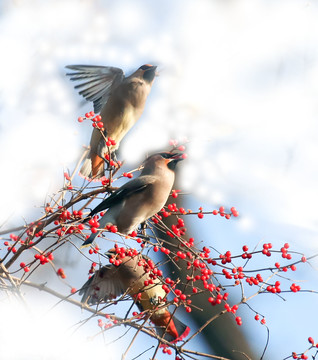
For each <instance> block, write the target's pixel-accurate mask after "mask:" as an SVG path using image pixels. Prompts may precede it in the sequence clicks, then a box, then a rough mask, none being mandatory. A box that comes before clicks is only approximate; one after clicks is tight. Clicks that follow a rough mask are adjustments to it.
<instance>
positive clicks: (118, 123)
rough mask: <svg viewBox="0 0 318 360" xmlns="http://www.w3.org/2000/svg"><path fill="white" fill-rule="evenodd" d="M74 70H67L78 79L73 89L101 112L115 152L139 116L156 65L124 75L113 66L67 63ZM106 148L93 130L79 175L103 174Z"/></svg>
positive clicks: (154, 73) (99, 175)
mask: <svg viewBox="0 0 318 360" xmlns="http://www.w3.org/2000/svg"><path fill="white" fill-rule="evenodd" d="M66 68H68V69H70V70H73V71H74V72H71V73H67V74H66V75H68V76H70V79H71V80H73V81H80V82H81V83H80V84H79V85H76V86H75V88H76V89H80V91H79V94H80V95H82V96H83V97H85V99H86V100H89V101H93V103H94V111H95V113H100V115H101V117H102V122H103V124H104V136H105V138H108V137H110V138H112V139H113V140H115V141H116V145H114V146H110V150H111V152H114V151H115V150H116V149H117V148H118V146H119V143H120V141H121V140H122V138H123V137H124V136H125V135H126V133H127V132H128V131H129V130H130V129H131V127H132V126H133V125H134V124H135V123H136V121H137V120H138V119H139V118H140V116H141V114H142V112H143V110H144V107H145V103H146V99H147V97H148V95H149V93H150V90H151V87H152V84H153V81H154V78H155V75H156V68H157V67H156V66H153V65H148V64H146V65H142V66H141V67H140V68H139V69H137V70H136V71H135V72H134V73H133V74H131V75H130V76H128V77H125V75H124V72H123V71H122V70H121V69H119V68H116V67H110V66H89V65H68V66H66ZM107 152H108V147H107V146H106V144H105V140H104V137H103V136H102V135H101V133H100V130H97V129H96V128H95V129H94V130H93V133H92V137H91V141H90V152H89V154H88V156H87V159H85V161H84V163H83V165H82V168H81V170H80V175H82V176H83V177H85V178H88V179H94V180H97V179H100V178H101V177H103V176H104V172H105V169H104V164H105V155H106V154H107Z"/></svg>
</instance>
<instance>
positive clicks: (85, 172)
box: [79, 154, 105, 181]
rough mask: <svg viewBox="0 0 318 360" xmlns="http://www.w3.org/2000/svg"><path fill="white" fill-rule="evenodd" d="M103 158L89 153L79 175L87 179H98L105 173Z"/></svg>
mask: <svg viewBox="0 0 318 360" xmlns="http://www.w3.org/2000/svg"><path fill="white" fill-rule="evenodd" d="M104 163H105V162H104V160H103V159H102V158H100V157H99V156H98V155H94V154H92V155H91V154H89V155H88V156H87V157H86V158H85V160H84V162H83V165H82V167H81V169H80V171H79V175H80V176H81V177H83V178H84V179H86V180H89V181H100V180H101V178H103V177H104V175H105V166H104Z"/></svg>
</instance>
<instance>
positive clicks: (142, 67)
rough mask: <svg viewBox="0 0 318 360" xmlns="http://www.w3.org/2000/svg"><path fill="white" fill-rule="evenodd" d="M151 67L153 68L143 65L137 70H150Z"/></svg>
mask: <svg viewBox="0 0 318 360" xmlns="http://www.w3.org/2000/svg"><path fill="white" fill-rule="evenodd" d="M152 67H153V66H152V65H149V64H145V65H142V66H140V68H139V69H141V70H148V69H151V68H152Z"/></svg>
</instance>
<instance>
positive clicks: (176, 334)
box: [79, 248, 190, 343]
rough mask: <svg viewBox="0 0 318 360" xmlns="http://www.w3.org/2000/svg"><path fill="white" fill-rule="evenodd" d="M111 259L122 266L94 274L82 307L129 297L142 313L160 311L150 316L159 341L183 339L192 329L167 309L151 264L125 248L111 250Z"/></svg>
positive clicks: (109, 254) (85, 292) (146, 259)
mask: <svg viewBox="0 0 318 360" xmlns="http://www.w3.org/2000/svg"><path fill="white" fill-rule="evenodd" d="M122 250H124V252H122ZM119 251H120V252H119ZM108 256H110V257H111V258H112V260H114V259H116V257H118V258H119V259H120V260H119V265H117V266H115V265H106V266H103V267H102V268H101V269H100V270H98V271H96V272H95V274H94V275H93V276H92V277H91V278H90V279H89V280H88V281H87V282H86V283H85V284H84V285H83V287H82V288H81V290H80V292H79V294H80V295H83V296H82V300H81V301H82V303H85V304H89V305H95V304H100V303H102V302H107V301H109V300H112V299H115V298H117V297H118V296H120V295H122V294H128V295H129V296H131V297H132V298H133V299H134V300H135V301H136V304H137V306H138V308H139V310H140V311H146V310H150V311H151V310H154V309H157V310H155V311H153V312H152V313H151V316H150V320H151V321H152V322H153V323H154V324H155V325H156V331H157V333H158V335H159V336H160V337H163V338H164V339H165V340H167V341H169V342H172V343H175V342H177V341H180V340H182V339H184V338H185V337H186V336H187V335H188V334H189V332H190V328H189V327H188V326H186V325H185V324H183V323H182V322H181V321H180V320H178V319H177V318H176V317H175V316H172V314H171V313H170V312H169V311H168V310H167V307H166V306H164V305H165V302H164V301H163V299H165V297H166V292H165V290H164V289H163V288H162V285H163V283H162V282H161V280H160V279H159V278H157V277H155V278H153V277H152V276H151V273H152V269H154V263H153V262H152V260H151V259H150V258H149V257H147V256H145V255H141V254H140V253H138V252H137V251H136V250H132V249H123V248H121V249H119V248H116V249H115V248H113V249H110V250H109V251H108ZM113 264H114V261H113Z"/></svg>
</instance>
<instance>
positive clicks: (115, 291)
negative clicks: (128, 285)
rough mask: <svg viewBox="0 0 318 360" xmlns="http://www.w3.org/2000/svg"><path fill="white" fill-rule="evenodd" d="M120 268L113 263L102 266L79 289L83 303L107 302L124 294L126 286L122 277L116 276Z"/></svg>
mask: <svg viewBox="0 0 318 360" xmlns="http://www.w3.org/2000/svg"><path fill="white" fill-rule="evenodd" d="M117 271H118V269H117V268H116V267H114V266H112V265H107V266H104V267H102V268H101V269H100V270H98V271H96V273H95V274H94V275H93V276H92V277H91V278H90V279H88V280H87V282H86V283H85V284H84V285H83V286H82V288H81V289H80V291H79V295H83V296H82V300H81V302H82V303H87V304H89V305H95V304H98V303H101V302H107V301H109V300H112V299H115V298H117V297H118V296H120V295H122V294H123V293H124V292H125V291H126V289H125V288H124V286H123V284H122V282H121V281H120V277H119V276H116V272H117Z"/></svg>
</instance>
